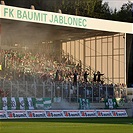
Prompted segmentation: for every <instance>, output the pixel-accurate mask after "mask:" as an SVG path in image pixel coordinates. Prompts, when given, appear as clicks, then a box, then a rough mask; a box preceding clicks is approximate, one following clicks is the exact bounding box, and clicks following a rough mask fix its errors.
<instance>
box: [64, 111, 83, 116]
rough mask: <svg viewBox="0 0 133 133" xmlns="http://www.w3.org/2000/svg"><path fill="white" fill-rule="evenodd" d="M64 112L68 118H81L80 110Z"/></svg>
mask: <svg viewBox="0 0 133 133" xmlns="http://www.w3.org/2000/svg"><path fill="white" fill-rule="evenodd" d="M63 112H64V116H65V117H66V118H67V117H68V118H79V117H80V116H81V115H80V111H79V110H63Z"/></svg>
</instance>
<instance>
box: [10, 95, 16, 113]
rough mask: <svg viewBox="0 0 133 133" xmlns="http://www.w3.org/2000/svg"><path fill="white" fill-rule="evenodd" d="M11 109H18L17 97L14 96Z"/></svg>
mask: <svg viewBox="0 0 133 133" xmlns="http://www.w3.org/2000/svg"><path fill="white" fill-rule="evenodd" d="M10 102H11V104H10V105H11V110H16V108H17V103H16V99H15V97H12V98H11V101H10Z"/></svg>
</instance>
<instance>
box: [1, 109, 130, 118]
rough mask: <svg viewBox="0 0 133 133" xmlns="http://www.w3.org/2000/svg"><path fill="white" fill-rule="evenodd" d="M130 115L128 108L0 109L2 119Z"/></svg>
mask: <svg viewBox="0 0 133 133" xmlns="http://www.w3.org/2000/svg"><path fill="white" fill-rule="evenodd" d="M85 117H86V118H95V117H128V115H127V112H126V110H123V109H122V110H0V119H20V118H85Z"/></svg>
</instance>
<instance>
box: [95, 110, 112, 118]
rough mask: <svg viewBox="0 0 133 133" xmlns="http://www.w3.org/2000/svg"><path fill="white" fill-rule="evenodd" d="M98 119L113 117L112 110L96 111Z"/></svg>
mask: <svg viewBox="0 0 133 133" xmlns="http://www.w3.org/2000/svg"><path fill="white" fill-rule="evenodd" d="M96 112H97V116H98V117H112V112H111V111H110V110H96Z"/></svg>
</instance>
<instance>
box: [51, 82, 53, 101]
mask: <svg viewBox="0 0 133 133" xmlns="http://www.w3.org/2000/svg"><path fill="white" fill-rule="evenodd" d="M52 99H53V84H52V82H51V101H53V100H52Z"/></svg>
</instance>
